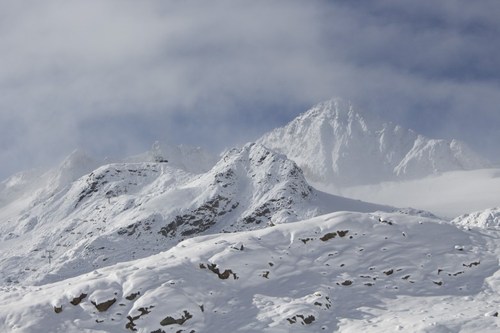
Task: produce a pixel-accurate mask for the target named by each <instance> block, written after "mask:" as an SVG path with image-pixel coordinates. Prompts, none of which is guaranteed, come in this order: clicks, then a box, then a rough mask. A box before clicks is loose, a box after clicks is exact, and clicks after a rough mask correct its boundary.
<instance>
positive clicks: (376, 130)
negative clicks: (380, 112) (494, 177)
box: [257, 99, 489, 186]
mask: <svg viewBox="0 0 500 333" xmlns="http://www.w3.org/2000/svg"><path fill="white" fill-rule="evenodd" d="M257 142H259V143H261V144H263V145H264V146H267V147H269V148H271V149H274V150H276V151H278V152H281V153H283V154H286V155H287V156H288V158H290V159H292V160H293V161H295V162H296V163H297V164H298V165H299V166H300V167H301V168H302V169H303V170H304V174H305V176H306V178H307V179H308V180H309V181H310V182H312V183H321V184H332V185H336V186H355V185H362V184H373V183H379V182H381V181H387V180H402V179H414V178H420V177H425V176H428V175H432V174H436V173H440V172H445V171H452V170H468V169H478V168H484V167H487V166H488V165H489V162H488V161H486V160H485V159H484V158H482V157H480V156H479V155H478V154H476V153H475V152H473V151H472V150H471V149H469V148H468V147H467V146H466V145H465V144H464V143H462V142H459V141H457V140H451V141H446V140H436V139H429V138H426V137H424V136H422V135H419V134H417V133H415V132H414V131H413V130H409V129H405V128H403V127H401V126H399V125H395V124H393V123H390V122H382V121H381V120H378V119H376V118H375V117H367V116H365V115H363V114H362V113H360V112H357V111H356V110H355V109H354V108H353V107H352V105H350V103H347V102H345V101H343V100H340V99H333V100H330V101H326V102H323V103H320V104H318V105H316V106H314V107H313V108H311V109H310V110H309V111H307V112H305V113H304V114H302V115H300V116H298V117H297V118H295V119H294V120H292V121H291V122H290V123H289V124H287V125H286V126H284V127H281V128H277V129H274V130H272V131H271V132H269V133H267V134H265V135H264V136H263V137H262V138H260V139H259V140H258V141H257Z"/></svg>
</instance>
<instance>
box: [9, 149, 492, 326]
mask: <svg viewBox="0 0 500 333" xmlns="http://www.w3.org/2000/svg"><path fill="white" fill-rule="evenodd" d="M244 155H245V156H246V154H244ZM242 157H243V156H242ZM269 158H272V156H269ZM258 161H259V160H256V161H255V162H256V163H258ZM424 215H425V214H424ZM499 236H500V235H499V229H498V228H496V229H475V228H471V229H470V230H468V229H467V228H460V227H457V226H455V225H453V224H450V223H447V222H445V221H442V220H439V219H436V218H432V217H426V216H412V215H407V214H401V213H381V212H376V213H348V212H342V213H333V214H329V215H324V216H321V217H316V218H313V219H311V220H307V221H302V222H296V223H287V224H282V225H277V226H274V227H270V228H265V229H262V230H255V231H245V232H239V233H223V234H217V235H208V236H202V237H196V238H191V239H188V240H185V241H183V242H181V243H180V244H178V245H177V246H175V247H174V248H172V249H170V250H169V251H167V252H163V253H160V254H157V255H154V256H151V257H148V258H144V259H140V260H136V261H132V262H127V263H120V264H117V265H113V266H110V267H106V268H100V269H96V270H94V271H92V272H89V273H87V274H84V275H81V276H77V277H74V278H72V279H68V280H64V281H60V282H57V283H54V284H47V285H43V286H35V287H31V286H23V287H19V286H15V285H11V286H4V287H1V289H0V331H2V332H17V331H19V332H24V333H29V332H68V333H73V332H74V333H76V332H123V331H136V332H148V333H149V332H158V333H161V332H195V333H196V332H394V331H401V332H498V329H499V325H500V322H499V320H500V319H499V318H498V316H499V311H500V309H499V304H500V296H499V295H500V271H499V266H498V257H499V255H500V251H499V249H500V247H499V243H498V237H499ZM124 243H125V244H126V245H127V246H128V248H129V251H134V250H135V247H134V244H133V243H130V242H126V241H125V242H124Z"/></svg>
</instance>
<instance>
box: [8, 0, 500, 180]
mask: <svg viewBox="0 0 500 333" xmlns="http://www.w3.org/2000/svg"><path fill="white" fill-rule="evenodd" d="M499 17H500V2H499V1H497V0H484V1H469V0H453V1H452V0H441V1H434V0H419V1H404V0H378V1H362V0H345V1H343V0H338V1H295V0H286V1H279V0H278V1H263V0H251V1H238V0H233V1H229V0H227V1H219V0H214V1H190V0H186V1H173V0H172V1H159V0H158V1H148V0H146V1H133V0H86V1H72V0H61V1H52V0H49V1H35V0H26V1H1V2H0V89H1V90H0V92H1V93H0V161H1V165H0V179H4V178H6V177H7V176H8V175H10V174H12V173H14V172H17V171H20V170H23V169H30V168H36V167H46V166H51V165H55V164H57V163H58V162H59V161H60V160H61V159H63V158H64V156H66V155H68V154H69V153H70V152H71V151H73V150H74V149H75V148H80V149H83V150H85V151H87V152H88V153H89V154H90V155H94V156H98V157H104V156H113V157H117V156H122V157H123V156H127V155H131V154H136V153H139V152H143V151H146V150H148V149H150V147H151V145H152V143H153V142H154V141H156V140H159V141H160V142H164V143H169V144H190V145H196V146H202V147H204V148H206V149H208V150H211V151H213V152H219V151H221V150H223V149H225V148H230V147H232V146H236V145H240V144H243V143H245V142H248V141H252V140H255V139H257V138H258V137H260V136H261V135H262V134H264V133H265V132H267V131H269V130H271V129H272V128H275V127H278V126H282V125H284V124H286V123H287V122H289V121H290V120H292V119H293V118H294V117H296V116H297V115H298V114H300V113H302V112H304V111H306V110H307V109H308V108H309V107H311V106H312V105H314V104H316V103H318V102H321V101H323V100H327V99H330V98H332V97H341V98H344V99H347V100H350V101H351V102H352V103H353V105H355V107H357V108H359V109H360V110H362V111H363V112H365V113H366V112H368V113H375V114H377V115H379V116H380V117H382V118H383V119H386V120H388V121H393V122H396V123H399V124H401V125H403V126H405V127H408V128H412V129H414V130H416V131H418V132H420V133H422V134H424V135H427V136H429V137H433V138H458V139H460V140H463V141H465V142H466V143H468V144H469V145H470V146H471V147H472V148H473V149H475V150H477V151H479V152H481V153H482V154H484V155H486V156H487V157H488V158H490V159H491V160H494V161H499V160H500V147H499V144H498V143H500V129H499V128H500V90H499V88H500V57H499V56H498V54H499V53H500V38H498V36H499V35H500V20H499V19H498V18H499Z"/></svg>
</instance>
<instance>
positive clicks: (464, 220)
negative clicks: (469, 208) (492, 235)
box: [451, 207, 500, 228]
mask: <svg viewBox="0 0 500 333" xmlns="http://www.w3.org/2000/svg"><path fill="white" fill-rule="evenodd" d="M451 222H452V223H455V224H458V225H462V226H467V227H481V228H500V208H499V207H496V208H490V209H485V210H482V211H478V212H474V213H469V214H464V215H461V216H459V217H457V218H455V219H453V220H452V221H451Z"/></svg>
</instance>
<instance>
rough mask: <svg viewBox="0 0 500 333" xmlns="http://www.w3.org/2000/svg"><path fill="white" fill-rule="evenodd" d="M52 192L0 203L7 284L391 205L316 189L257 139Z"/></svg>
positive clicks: (116, 167) (1, 261)
mask: <svg viewBox="0 0 500 333" xmlns="http://www.w3.org/2000/svg"><path fill="white" fill-rule="evenodd" d="M74 174H77V173H76V171H75V173H74ZM51 189H52V191H51V192H50V195H46V194H45V192H43V193H42V194H41V195H40V196H36V195H35V196H34V197H31V196H30V197H29V199H30V200H26V201H22V204H20V205H16V204H17V203H18V201H14V202H13V204H12V205H8V206H6V207H3V208H2V209H1V210H0V237H1V242H0V279H1V281H5V282H6V283H19V282H23V283H38V284H43V283H47V282H52V281H57V280H61V279H64V278H68V277H72V276H75V275H78V274H82V273H85V272H89V271H92V270H94V269H96V268H99V267H103V266H109V265H112V264H114V263H117V262H122V261H128V260H132V259H135V258H143V257H146V256H149V255H152V254H156V253H158V252H161V251H164V250H167V249H168V248H170V247H172V246H174V245H176V244H177V243H178V242H179V241H181V240H183V239H186V238H189V237H193V236H196V235H200V234H207V233H220V232H234V231H239V230H251V229H259V228H264V227H267V226H269V225H274V224H280V223H285V222H292V221H298V220H302V219H306V218H310V217H313V216H317V215H320V214H324V213H328V212H333V211H339V210H353V211H360V212H369V211H375V210H380V209H385V210H391V209H392V208H390V207H387V206H381V205H373V204H368V203H364V202H361V201H355V200H350V199H345V198H340V197H337V196H332V195H328V194H325V193H322V192H318V191H316V190H314V189H313V188H311V187H310V186H309V185H308V184H307V182H306V181H305V178H304V176H303V174H302V172H301V170H300V169H299V168H298V167H297V165H296V164H295V163H293V162H292V161H290V160H288V159H287V158H286V157H285V156H284V155H280V154H276V153H273V152H271V151H270V150H268V149H267V148H265V147H263V146H261V145H256V144H248V145H246V146H245V147H243V148H241V149H233V150H231V151H228V152H227V153H226V154H225V155H224V156H223V157H222V159H221V160H220V161H219V162H218V163H217V164H216V165H215V166H214V167H213V168H212V169H211V170H210V171H208V172H207V173H202V174H192V173H188V172H185V171H184V170H181V169H178V168H174V167H170V166H169V163H164V162H143V163H114V164H108V165H104V166H101V167H99V168H97V169H96V170H94V171H92V172H91V173H89V174H86V175H84V176H82V177H80V178H78V179H77V180H75V181H73V182H71V183H69V184H68V185H67V186H64V187H59V186H56V187H53V188H51ZM49 257H50V258H49ZM49 260H50V262H51V264H50V265H49V264H48V262H49Z"/></svg>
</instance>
